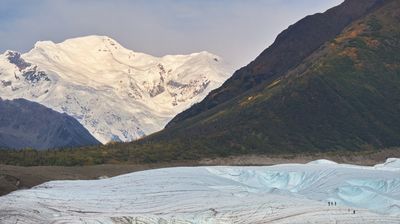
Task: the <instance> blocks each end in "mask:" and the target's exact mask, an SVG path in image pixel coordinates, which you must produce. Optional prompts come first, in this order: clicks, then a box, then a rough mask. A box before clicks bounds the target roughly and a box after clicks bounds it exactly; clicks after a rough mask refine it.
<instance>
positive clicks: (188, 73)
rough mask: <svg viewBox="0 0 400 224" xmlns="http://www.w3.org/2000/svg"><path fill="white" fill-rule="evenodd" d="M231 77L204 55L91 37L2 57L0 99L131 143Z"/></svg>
mask: <svg viewBox="0 0 400 224" xmlns="http://www.w3.org/2000/svg"><path fill="white" fill-rule="evenodd" d="M232 71H233V70H232V68H230V67H229V66H228V65H227V64H226V63H225V62H224V61H223V60H222V59H221V58H220V57H218V56H216V55H214V54H212V53H209V52H206V51H204V52H199V53H193V54H189V55H166V56H164V57H154V56H151V55H148V54H145V53H139V52H134V51H131V50H129V49H126V48H125V47H123V46H122V45H120V44H119V43H118V42H117V41H115V40H113V39H112V38H110V37H106V36H86V37H79V38H72V39H68V40H65V41H63V42H61V43H54V42H52V41H39V42H37V43H36V44H35V47H34V48H33V49H32V50H30V51H29V52H28V53H25V54H20V53H18V52H13V51H7V52H6V53H4V54H3V55H0V94H1V96H4V97H5V98H8V99H13V98H26V99H29V100H32V101H36V102H39V103H42V104H44V105H45V106H47V107H50V108H52V109H55V110H57V111H59V112H65V113H67V114H69V115H71V116H73V117H75V118H76V119H77V120H78V121H80V122H81V123H82V124H83V125H84V126H85V127H86V128H87V129H88V130H89V131H90V132H91V133H92V134H93V135H94V136H95V137H96V138H97V139H99V140H100V141H101V142H103V143H106V142H108V141H111V140H116V141H131V140H134V139H136V138H139V137H141V136H143V135H146V134H150V133H152V132H155V131H158V130H160V129H162V128H163V127H164V125H165V124H166V123H167V122H168V121H169V120H170V119H172V117H173V116H175V115H176V114H177V113H179V112H181V111H182V110H184V109H186V108H188V107H190V106H191V105H192V104H194V103H196V102H199V101H200V100H202V99H203V98H204V97H205V96H206V95H207V94H208V93H209V92H210V91H211V90H213V89H215V88H217V87H219V86H220V85H221V84H222V83H223V82H224V81H225V80H226V79H227V78H228V77H229V75H230V74H231V73H232ZM1 84H3V85H1Z"/></svg>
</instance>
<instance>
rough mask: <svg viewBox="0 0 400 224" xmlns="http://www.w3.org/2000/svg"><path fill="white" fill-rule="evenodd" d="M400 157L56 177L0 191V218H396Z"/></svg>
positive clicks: (399, 215)
mask: <svg viewBox="0 0 400 224" xmlns="http://www.w3.org/2000/svg"><path fill="white" fill-rule="evenodd" d="M399 162H400V159H396V158H392V159H388V160H387V162H386V163H383V164H378V165H376V166H357V165H349V164H337V163H334V162H331V161H329V160H319V161H314V162H311V163H308V164H281V165H274V166H263V167H236V166H235V167H228V166H224V167H177V168H166V169H155V170H147V171H141V172H135V173H130V174H125V175H121V176H117V177H113V178H108V179H103V178H102V179H99V180H78V181H68V180H63V181H51V182H47V183H44V184H41V185H39V186H36V187H34V188H32V189H27V190H19V191H15V192H13V193H10V194H8V195H6V196H3V197H0V223H4V224H8V223H93V224H94V223H279V224H283V223H349V224H350V223H351V224H357V223H360V224H369V223H371V224H372V223H386V224H387V223H393V224H394V223H400V209H399V208H400V163H399ZM328 202H332V203H335V204H336V206H329V205H328Z"/></svg>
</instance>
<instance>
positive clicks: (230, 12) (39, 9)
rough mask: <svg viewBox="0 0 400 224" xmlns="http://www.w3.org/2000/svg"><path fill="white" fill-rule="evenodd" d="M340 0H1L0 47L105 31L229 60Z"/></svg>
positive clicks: (148, 45)
mask: <svg viewBox="0 0 400 224" xmlns="http://www.w3.org/2000/svg"><path fill="white" fill-rule="evenodd" d="M342 1H343V0H0V43H1V44H0V51H1V52H3V51H5V50H7V49H11V50H17V51H21V52H26V51H28V50H29V49H31V48H32V46H33V45H34V43H35V42H36V41H38V40H52V41H54V42H61V41H63V40H65V39H68V38H72V37H78V36H84V35H92V34H96V35H106V36H110V37H112V38H113V39H115V40H117V41H118V42H119V43H121V44H122V45H123V46H125V47H127V48H129V49H131V50H134V51H138V52H144V53H148V54H152V55H155V56H163V55H165V54H186V53H192V52H198V51H203V50H206V51H209V52H212V53H215V54H217V55H219V56H221V57H223V58H224V59H225V60H226V61H228V62H230V63H231V64H232V65H234V66H235V67H237V68H238V67H241V66H244V65H246V64H247V63H249V62H250V61H251V60H253V59H254V58H255V57H256V56H257V55H258V54H259V53H261V51H262V50H264V49H265V48H266V47H268V46H269V45H270V44H271V43H272V42H273V40H274V39H275V37H276V35H277V34H278V33H279V32H281V31H282V30H283V29H285V28H287V27H288V26H289V25H290V24H292V23H294V22H296V21H297V20H299V19H301V18H303V17H304V16H306V15H309V14H314V13H317V12H323V11H325V10H327V9H328V8H331V7H333V6H335V5H338V4H340V3H341V2H342Z"/></svg>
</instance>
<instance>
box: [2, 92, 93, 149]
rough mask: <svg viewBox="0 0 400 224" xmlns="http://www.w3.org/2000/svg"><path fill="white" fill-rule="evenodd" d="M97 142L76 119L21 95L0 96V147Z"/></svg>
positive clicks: (36, 146) (65, 145) (56, 146)
mask: <svg viewBox="0 0 400 224" xmlns="http://www.w3.org/2000/svg"><path fill="white" fill-rule="evenodd" d="M97 144H100V142H99V141H97V140H96V139H95V138H94V137H93V136H92V135H91V134H90V133H89V132H88V131H87V130H86V129H85V128H84V127H83V126H82V125H81V124H80V123H79V122H78V121H77V120H75V119H74V118H72V117H70V116H68V115H67V114H61V113H58V112H56V111H54V110H51V109H49V108H47V107H45V106H42V105H40V104H38V103H34V102H30V101H28V100H25V99H15V100H1V99H0V148H3V149H23V148H33V149H38V150H44V149H55V148H66V147H81V146H88V145H97Z"/></svg>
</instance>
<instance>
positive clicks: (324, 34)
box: [169, 0, 383, 125]
mask: <svg viewBox="0 0 400 224" xmlns="http://www.w3.org/2000/svg"><path fill="white" fill-rule="evenodd" d="M382 3H383V1H382V0H363V1H360V0H346V1H345V2H344V3H342V4H341V5H339V6H337V7H334V8H332V9H330V10H328V11H326V12H325V13H318V14H315V15H312V16H307V17H305V18H304V19H302V20H300V21H299V22H297V23H296V24H294V25H292V26H290V27H289V28H288V29H287V30H285V31H283V32H282V33H281V34H279V36H278V37H277V38H276V40H275V42H274V43H273V44H272V45H271V46H270V47H269V48H267V49H266V50H265V51H263V52H262V53H261V54H260V56H258V57H257V58H256V59H255V60H254V61H253V62H251V63H250V64H248V65H247V66H245V67H243V68H241V69H240V70H238V71H236V72H235V73H234V74H233V76H232V77H231V78H230V79H228V80H227V81H226V82H225V83H224V84H223V85H222V86H221V87H220V88H218V89H216V90H213V91H212V92H211V93H210V94H209V95H208V96H207V97H206V98H205V99H204V100H203V101H201V102H200V103H198V104H196V105H194V106H193V107H191V108H189V109H188V110H186V111H184V112H182V113H180V114H179V115H178V116H176V117H175V118H174V119H173V120H172V121H171V122H170V124H169V125H173V124H174V123H178V122H180V121H181V120H185V119H186V118H190V117H192V116H195V115H197V114H200V113H202V112H204V111H206V110H209V109H211V108H213V107H215V106H217V105H219V104H221V103H224V102H226V101H228V100H230V99H232V98H234V97H237V96H238V95H240V94H242V93H244V92H246V91H247V90H249V89H252V88H254V87H256V86H257V85H260V84H261V83H264V82H271V81H273V80H274V79H276V78H278V77H280V76H283V75H285V73H287V72H288V70H290V69H292V68H294V67H296V66H297V65H299V64H300V63H301V62H302V61H303V60H304V59H305V58H306V57H308V56H309V55H310V54H311V53H313V52H314V51H315V50H317V49H318V48H319V47H321V45H323V44H324V43H325V42H326V41H329V40H331V39H333V38H334V37H335V36H336V35H338V34H339V33H341V32H342V31H343V29H344V28H345V27H346V26H348V25H349V24H350V23H352V22H353V21H355V20H356V19H358V18H360V17H362V16H364V15H366V14H367V13H368V12H370V11H371V10H374V9H376V8H377V7H379V6H380V5H382Z"/></svg>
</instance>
